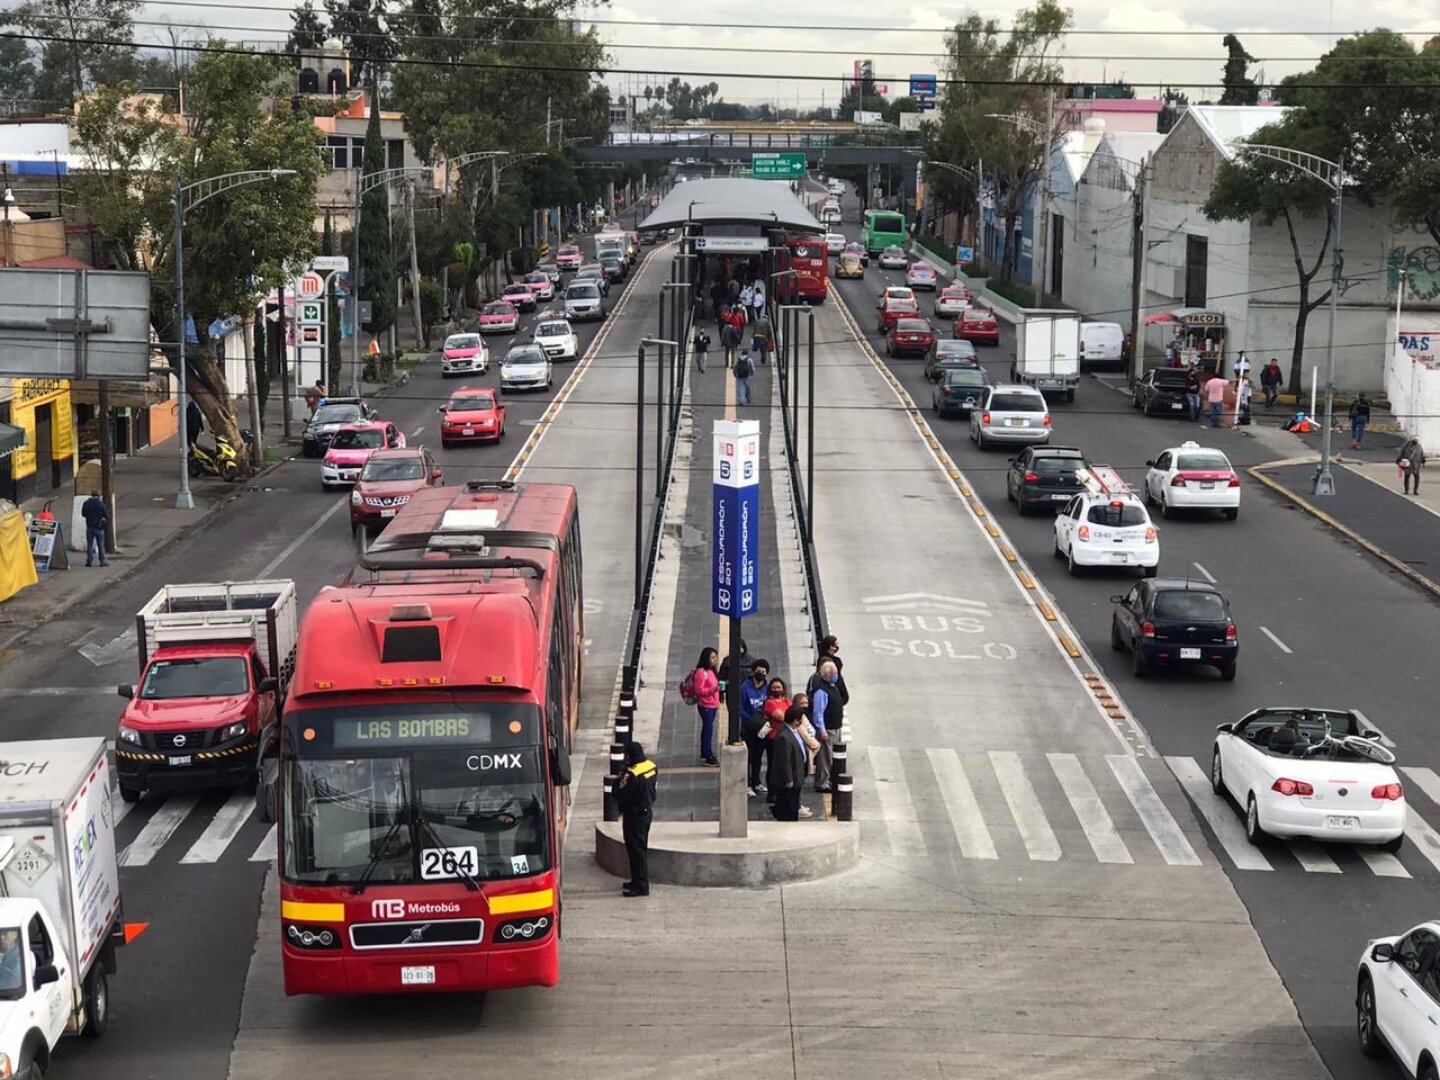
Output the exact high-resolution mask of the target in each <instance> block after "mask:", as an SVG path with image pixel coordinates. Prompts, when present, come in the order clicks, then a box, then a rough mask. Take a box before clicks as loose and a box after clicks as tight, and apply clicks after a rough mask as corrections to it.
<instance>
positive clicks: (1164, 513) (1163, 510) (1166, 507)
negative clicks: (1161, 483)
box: [1160, 495, 1170, 521]
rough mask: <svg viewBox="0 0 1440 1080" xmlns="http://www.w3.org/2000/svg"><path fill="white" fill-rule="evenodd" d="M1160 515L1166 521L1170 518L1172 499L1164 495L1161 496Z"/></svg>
mask: <svg viewBox="0 0 1440 1080" xmlns="http://www.w3.org/2000/svg"><path fill="white" fill-rule="evenodd" d="M1160 516H1161V517H1162V518H1164V519H1165V520H1166V521H1169V520H1170V500H1168V499H1167V498H1165V496H1164V495H1161V496H1160Z"/></svg>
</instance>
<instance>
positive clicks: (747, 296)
mask: <svg viewBox="0 0 1440 1080" xmlns="http://www.w3.org/2000/svg"><path fill="white" fill-rule="evenodd" d="M754 303H755V289H754V287H753V286H751V285H746V286H745V288H743V289H741V290H740V307H741V309H742V310H743V311H744V312H745V321H746V322H747V323H748V322H749V321H750V311H751V308H752V307H753V306H754Z"/></svg>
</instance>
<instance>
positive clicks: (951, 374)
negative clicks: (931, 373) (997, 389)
mask: <svg viewBox="0 0 1440 1080" xmlns="http://www.w3.org/2000/svg"><path fill="white" fill-rule="evenodd" d="M986 385H987V381H986V378H985V373H984V372H983V371H981V370H980V369H979V368H978V367H975V368H960V369H957V370H952V371H946V372H945V373H944V374H943V375H941V376H940V381H939V382H938V383H936V384H935V392H934V394H933V395H932V396H931V398H930V407H931V408H932V409H934V410H935V415H936V416H949V415H950V414H951V413H964V414H966V415H969V412H970V410H971V409H973V408H974V407H975V406H976V404H977V403H978V402H979V401H980V398H981V397H982V396H983V395H984V393H985V387H986Z"/></svg>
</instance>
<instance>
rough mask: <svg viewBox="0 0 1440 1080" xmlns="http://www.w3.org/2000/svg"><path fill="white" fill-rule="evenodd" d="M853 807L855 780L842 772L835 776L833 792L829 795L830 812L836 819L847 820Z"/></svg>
mask: <svg viewBox="0 0 1440 1080" xmlns="http://www.w3.org/2000/svg"><path fill="white" fill-rule="evenodd" d="M854 808H855V781H854V780H852V779H851V778H850V777H849V776H847V775H845V774H844V773H837V774H836V776H835V792H834V794H833V795H831V796H830V812H831V813H832V814H834V815H835V820H836V821H849V820H850V815H851V814H852V813H853V812H854Z"/></svg>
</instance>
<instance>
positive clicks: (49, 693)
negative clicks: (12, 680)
mask: <svg viewBox="0 0 1440 1080" xmlns="http://www.w3.org/2000/svg"><path fill="white" fill-rule="evenodd" d="M4 693H5V695H6V696H7V697H88V696H90V695H96V696H103V695H107V694H113V693H115V687H114V685H112V684H109V683H107V684H106V685H104V686H26V687H6V688H5V690H4Z"/></svg>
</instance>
